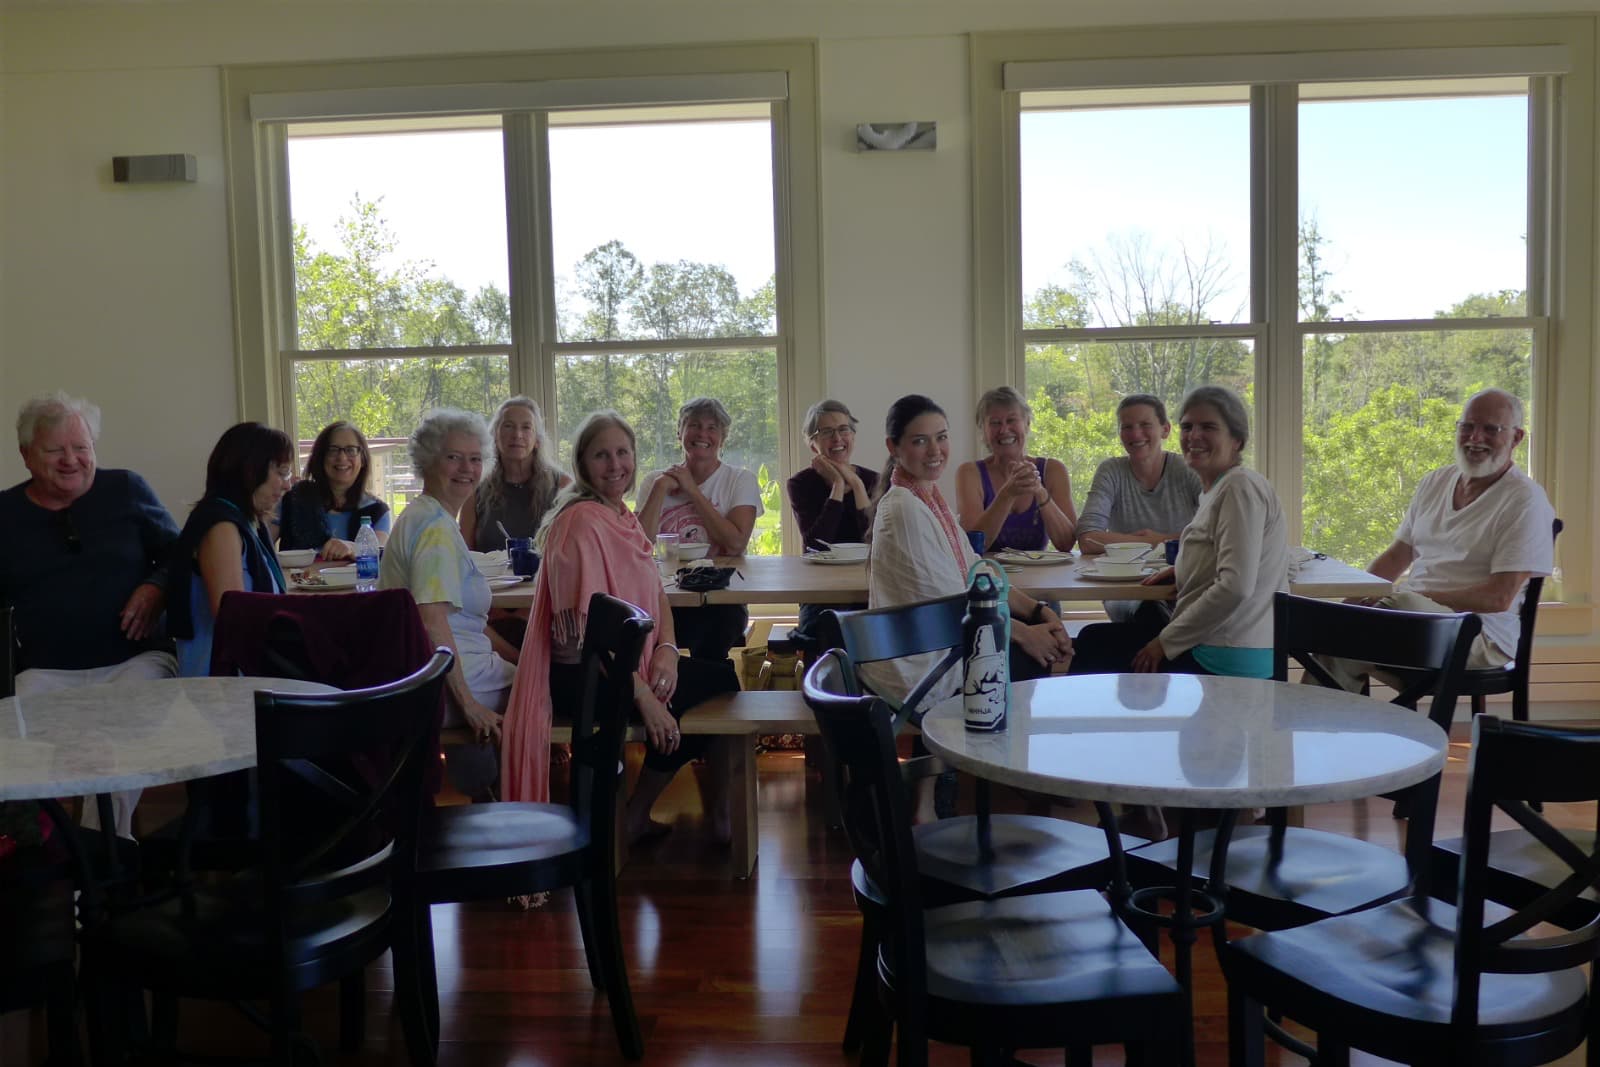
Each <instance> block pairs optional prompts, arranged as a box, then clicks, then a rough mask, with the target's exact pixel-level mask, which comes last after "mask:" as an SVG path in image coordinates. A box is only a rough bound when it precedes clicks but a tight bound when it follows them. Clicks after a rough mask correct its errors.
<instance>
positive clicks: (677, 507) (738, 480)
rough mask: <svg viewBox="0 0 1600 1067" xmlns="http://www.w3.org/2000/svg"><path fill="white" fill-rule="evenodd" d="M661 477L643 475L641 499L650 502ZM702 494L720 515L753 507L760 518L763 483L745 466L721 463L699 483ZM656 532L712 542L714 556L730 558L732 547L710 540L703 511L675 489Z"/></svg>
mask: <svg viewBox="0 0 1600 1067" xmlns="http://www.w3.org/2000/svg"><path fill="white" fill-rule="evenodd" d="M660 478H661V472H660V471H651V472H650V473H649V474H647V475H645V476H644V481H643V482H641V483H640V484H639V497H638V498H639V500H640V501H645V500H649V499H650V489H651V487H653V486H654V485H655V484H656V482H657V481H658V480H659V479H660ZM700 491H701V492H702V493H704V494H705V495H706V499H707V500H709V501H711V506H712V507H714V508H716V509H717V514H719V515H723V516H726V515H727V514H728V512H730V511H732V510H733V509H734V508H738V507H752V508H755V509H756V514H757V515H760V514H761V512H762V510H763V509H762V507H761V483H760V482H758V481H757V480H756V476H755V475H754V474H751V473H750V472H749V471H747V470H745V469H744V468H743V467H731V466H729V465H728V464H726V463H723V464H721V465H720V466H718V467H717V469H716V470H714V471H712V472H711V476H710V477H709V478H707V479H706V480H705V481H703V482H701V483H700ZM656 532H657V533H675V534H677V535H678V539H679V540H680V541H690V542H699V541H705V542H710V543H711V554H712V555H713V556H726V555H729V554H730V553H729V551H728V548H729V546H727V545H723V544H718V543H716V542H712V541H711V537H710V535H709V534H708V533H707V532H706V525H705V520H704V519H703V518H701V517H700V512H699V510H698V509H697V508H695V506H694V501H692V500H690V499H689V497H688V495H687V494H685V493H684V492H682V491H681V490H678V489H673V490H672V491H671V492H669V493H668V494H667V495H666V497H665V498H663V499H662V501H661V522H660V525H658V526H657V527H656Z"/></svg>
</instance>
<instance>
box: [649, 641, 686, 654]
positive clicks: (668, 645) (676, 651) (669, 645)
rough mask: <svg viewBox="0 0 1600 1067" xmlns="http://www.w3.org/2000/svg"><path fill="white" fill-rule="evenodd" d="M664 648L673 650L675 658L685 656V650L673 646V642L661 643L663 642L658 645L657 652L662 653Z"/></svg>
mask: <svg viewBox="0 0 1600 1067" xmlns="http://www.w3.org/2000/svg"><path fill="white" fill-rule="evenodd" d="M663 648H670V649H672V654H673V655H674V656H681V655H683V649H681V648H679V647H678V646H677V645H675V644H673V643H672V642H671V641H661V642H658V643H657V644H656V652H660V651H661V650H662V649H663Z"/></svg>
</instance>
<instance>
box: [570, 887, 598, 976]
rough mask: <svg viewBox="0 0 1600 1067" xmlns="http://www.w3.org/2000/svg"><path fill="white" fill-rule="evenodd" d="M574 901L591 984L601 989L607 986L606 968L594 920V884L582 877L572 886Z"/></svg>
mask: <svg viewBox="0 0 1600 1067" xmlns="http://www.w3.org/2000/svg"><path fill="white" fill-rule="evenodd" d="M572 899H573V903H575V904H576V905H577V910H578V932H579V934H581V935H582V936H583V959H584V962H585V963H587V964H588V965H589V984H590V985H592V986H594V988H596V989H599V990H604V989H605V988H606V975H605V968H604V967H603V966H602V965H601V955H602V954H601V951H600V945H599V942H598V941H597V940H596V939H597V938H598V936H599V934H598V933H597V931H596V930H595V920H594V884H593V883H592V882H590V881H589V880H588V879H587V878H581V879H579V880H578V881H577V882H576V883H574V884H573V886H572Z"/></svg>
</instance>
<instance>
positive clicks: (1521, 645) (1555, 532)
mask: <svg viewBox="0 0 1600 1067" xmlns="http://www.w3.org/2000/svg"><path fill="white" fill-rule="evenodd" d="M1564 528H1565V524H1564V523H1563V522H1562V521H1561V520H1560V519H1556V520H1555V521H1554V522H1552V523H1551V524H1550V540H1551V542H1554V541H1555V540H1556V539H1557V538H1558V537H1560V536H1561V531H1562V530H1563V529H1564ZM1543 595H1544V575H1542V574H1539V575H1535V576H1534V577H1532V578H1529V579H1528V584H1527V585H1526V586H1525V587H1524V588H1523V590H1522V606H1521V607H1520V608H1518V609H1517V651H1516V655H1515V656H1514V657H1513V658H1512V660H1511V662H1510V663H1508V664H1507V665H1506V674H1508V675H1510V676H1511V684H1512V686H1513V687H1515V686H1526V685H1527V684H1528V676H1529V675H1530V674H1531V673H1532V668H1533V630H1534V626H1535V625H1536V624H1537V623H1538V622H1539V598H1540V597H1541V596H1543Z"/></svg>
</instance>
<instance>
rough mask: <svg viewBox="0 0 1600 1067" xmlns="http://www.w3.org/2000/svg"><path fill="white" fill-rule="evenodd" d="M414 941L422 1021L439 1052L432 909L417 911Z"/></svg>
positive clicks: (426, 908) (436, 978)
mask: <svg viewBox="0 0 1600 1067" xmlns="http://www.w3.org/2000/svg"><path fill="white" fill-rule="evenodd" d="M416 924H417V925H416V931H415V937H416V940H415V942H414V945H415V947H416V952H417V993H418V998H419V1000H420V1001H421V1008H422V1019H423V1022H424V1023H425V1024H426V1025H427V1028H428V1043H429V1044H430V1045H431V1046H432V1048H433V1051H434V1052H435V1053H436V1054H437V1053H438V1051H439V971H438V964H437V962H436V961H435V960H434V955H433V909H432V908H431V907H429V906H427V905H423V906H421V907H420V908H418V909H417V918H416Z"/></svg>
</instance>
